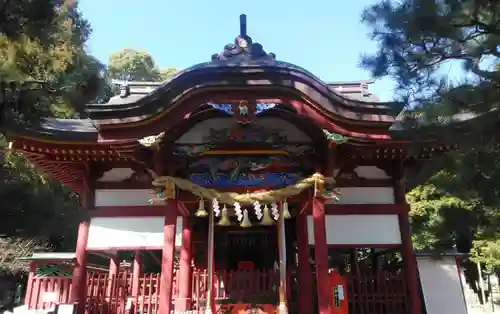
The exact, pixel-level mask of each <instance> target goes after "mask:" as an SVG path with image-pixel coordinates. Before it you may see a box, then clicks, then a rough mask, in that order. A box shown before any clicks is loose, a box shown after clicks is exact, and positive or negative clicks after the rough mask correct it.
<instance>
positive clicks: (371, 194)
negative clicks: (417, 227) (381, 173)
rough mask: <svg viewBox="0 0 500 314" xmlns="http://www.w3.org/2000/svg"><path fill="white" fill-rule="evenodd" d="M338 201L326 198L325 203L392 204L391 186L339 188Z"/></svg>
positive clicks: (392, 193) (392, 191)
mask: <svg viewBox="0 0 500 314" xmlns="http://www.w3.org/2000/svg"><path fill="white" fill-rule="evenodd" d="M339 191H340V193H341V195H339V201H335V200H327V201H326V202H325V203H326V204H334V203H335V204H394V189H393V188H392V187H366V188H365V187H344V188H339Z"/></svg>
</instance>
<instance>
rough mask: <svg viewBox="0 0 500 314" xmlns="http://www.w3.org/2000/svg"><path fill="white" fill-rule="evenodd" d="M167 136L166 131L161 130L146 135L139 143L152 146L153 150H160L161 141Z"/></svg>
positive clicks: (148, 146)
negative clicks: (157, 132)
mask: <svg viewBox="0 0 500 314" xmlns="http://www.w3.org/2000/svg"><path fill="white" fill-rule="evenodd" d="M164 136H165V132H161V133H160V134H158V135H152V136H146V137H143V138H141V139H140V140H139V143H140V144H141V145H142V146H144V147H147V148H151V149H153V150H158V149H159V148H160V143H161V140H162V139H163V137H164Z"/></svg>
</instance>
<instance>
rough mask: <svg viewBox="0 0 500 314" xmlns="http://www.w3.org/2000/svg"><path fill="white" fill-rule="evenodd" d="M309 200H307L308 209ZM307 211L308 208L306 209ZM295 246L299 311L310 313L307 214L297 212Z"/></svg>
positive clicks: (311, 307) (311, 283)
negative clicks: (296, 251)
mask: <svg viewBox="0 0 500 314" xmlns="http://www.w3.org/2000/svg"><path fill="white" fill-rule="evenodd" d="M310 207H311V202H309V209H310ZM306 212H307V213H309V212H310V210H306ZM296 223H297V227H296V228H297V246H298V262H299V267H298V268H299V286H298V288H299V300H298V306H299V313H312V311H313V302H314V296H313V289H314V285H313V278H312V271H311V266H310V265H309V239H308V234H307V215H306V214H303V215H301V214H297V217H296Z"/></svg>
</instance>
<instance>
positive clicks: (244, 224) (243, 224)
mask: <svg viewBox="0 0 500 314" xmlns="http://www.w3.org/2000/svg"><path fill="white" fill-rule="evenodd" d="M251 226H252V223H251V222H250V218H248V209H244V210H243V219H242V221H241V224H240V227H242V228H249V227H251Z"/></svg>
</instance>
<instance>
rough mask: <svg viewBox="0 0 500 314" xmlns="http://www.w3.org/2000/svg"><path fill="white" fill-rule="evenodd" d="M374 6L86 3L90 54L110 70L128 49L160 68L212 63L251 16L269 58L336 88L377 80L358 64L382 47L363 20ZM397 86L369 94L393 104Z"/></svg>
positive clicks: (252, 31)
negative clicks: (294, 66)
mask: <svg viewBox="0 0 500 314" xmlns="http://www.w3.org/2000/svg"><path fill="white" fill-rule="evenodd" d="M375 1H376V0H351V1H333V0H330V1H326V0H307V1H298V0H289V1H285V0H268V1H264V0H253V1H228V0H219V1H203V0H183V1H171V0H147V1H132V0H121V1H117V0H113V1H110V0H80V1H79V7H80V10H81V11H82V12H83V14H84V16H85V18H87V19H88V20H89V21H90V22H91V25H92V28H93V33H92V36H91V39H90V41H89V42H88V50H89V52H90V53H92V54H93V55H94V56H96V57H97V58H98V59H100V60H101V61H103V62H107V60H108V57H109V56H110V55H111V54H112V53H113V52H116V51H118V50H120V49H122V48H134V49H139V50H144V51H147V52H149V53H150V54H151V55H152V56H153V57H154V59H155V61H156V62H157V64H158V65H159V67H160V68H166V67H175V68H179V69H183V68H186V67H188V66H191V65H193V64H195V63H199V62H205V61H208V60H209V59H210V57H211V56H212V54H214V53H218V52H221V51H222V48H223V46H224V45H225V44H227V43H230V42H233V40H234V37H235V36H236V35H238V33H239V15H240V14H241V13H245V14H246V15H247V29H248V34H249V35H250V36H251V37H252V39H253V40H254V41H257V42H259V43H261V44H262V45H263V46H264V49H265V50H266V51H267V52H274V53H275V54H276V55H277V58H278V59H279V60H282V61H287V62H292V63H294V64H297V65H299V66H301V67H304V68H306V69H307V70H309V71H311V72H312V73H314V74H316V75H317V76H319V77H320V78H322V79H323V80H324V81H327V82H329V81H351V80H363V79H370V74H369V73H368V72H366V71H364V70H361V69H360V68H359V67H358V64H359V58H360V55H361V54H363V53H370V52H373V51H375V49H376V44H375V43H374V42H372V41H371V40H370V39H369V38H368V36H367V35H368V31H369V30H368V28H366V27H365V26H364V25H362V24H361V23H360V15H361V12H362V10H363V8H365V7H366V6H368V5H370V4H373V3H375ZM392 86H393V84H392V83H391V81H390V80H389V79H384V80H381V81H378V82H377V83H376V84H374V85H372V86H370V90H372V91H373V92H374V93H375V94H377V95H378V96H379V97H380V98H381V99H382V100H390V99H391V98H392Z"/></svg>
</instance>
